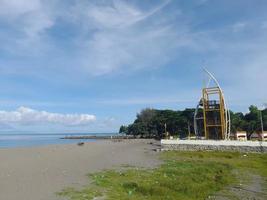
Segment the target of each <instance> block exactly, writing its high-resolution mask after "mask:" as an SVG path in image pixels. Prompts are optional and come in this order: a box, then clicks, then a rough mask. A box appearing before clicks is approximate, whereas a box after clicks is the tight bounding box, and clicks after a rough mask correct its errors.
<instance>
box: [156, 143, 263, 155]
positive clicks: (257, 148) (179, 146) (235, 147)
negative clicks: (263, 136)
mask: <svg viewBox="0 0 267 200" xmlns="http://www.w3.org/2000/svg"><path fill="white" fill-rule="evenodd" d="M161 150H162V151H169V150H178V151H238V152H247V153H249V152H255V153H267V143H266V142H251V141H248V142H238V141H233V142H232V141H201V140H194V141H192V140H187V141H186V140H185V141H184V140H173V141H172V140H162V141H161Z"/></svg>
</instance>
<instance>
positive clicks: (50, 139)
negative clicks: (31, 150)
mask: <svg viewBox="0 0 267 200" xmlns="http://www.w3.org/2000/svg"><path fill="white" fill-rule="evenodd" d="M81 135H114V134H112V133H103V134H93V133H87V134H38V133H36V134H13V133H12V134H1V133H0V148H15V147H34V146H43V145H49V144H72V143H78V142H93V141H95V139H71V140H69V139H60V138H62V137H65V136H81Z"/></svg>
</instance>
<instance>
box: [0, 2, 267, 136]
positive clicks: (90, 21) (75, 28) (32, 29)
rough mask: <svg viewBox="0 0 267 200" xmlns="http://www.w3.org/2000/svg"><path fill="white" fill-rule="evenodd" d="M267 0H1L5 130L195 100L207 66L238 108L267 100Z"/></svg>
mask: <svg viewBox="0 0 267 200" xmlns="http://www.w3.org/2000/svg"><path fill="white" fill-rule="evenodd" d="M266 9H267V1H266V0H234V1H233V0H224V1H221V0H191V1H188V0H131V1H127V0H124V1H123V0H113V1H112V0H64V1H63V0H61V1H60V0H0V44H1V45H0V132H1V133H7V132H38V133H74V132H75V133H76V132H77V133H79V132H95V133H103V132H117V131H118V129H119V126H120V125H122V124H125V125H127V124H129V123H131V122H133V120H134V119H135V116H136V114H137V113H138V112H139V111H140V110H141V109H143V108H146V107H149V108H155V109H174V110H182V109H184V108H187V107H190V108H192V107H195V106H196V104H197V102H198V100H199V98H200V95H201V88H202V86H203V79H204V77H205V76H204V73H203V70H202V68H203V67H205V68H207V69H208V70H209V71H210V72H212V73H213V74H214V75H215V76H216V78H217V79H218V81H219V82H220V85H221V87H222V88H223V90H224V93H225V97H226V100H227V102H228V105H229V107H230V109H231V110H233V111H236V112H237V111H240V112H246V111H247V110H248V107H249V105H251V104H254V105H257V106H258V107H260V108H261V107H262V105H263V104H264V103H266V102H267V90H266V86H267V82H266V77H267V12H266Z"/></svg>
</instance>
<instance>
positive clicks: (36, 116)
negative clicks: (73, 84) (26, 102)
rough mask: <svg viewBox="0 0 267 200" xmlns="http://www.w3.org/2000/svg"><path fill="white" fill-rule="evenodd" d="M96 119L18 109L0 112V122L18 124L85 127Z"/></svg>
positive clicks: (25, 108)
mask: <svg viewBox="0 0 267 200" xmlns="http://www.w3.org/2000/svg"><path fill="white" fill-rule="evenodd" d="M95 120H96V117H95V116H94V115H89V114H60V113H50V112H47V111H39V110H34V109H31V108H28V107H19V108H18V109H17V110H15V111H0V122H3V123H19V124H31V125H35V124H41V123H51V124H62V125H68V126H78V125H87V124H90V123H91V122H94V121H95Z"/></svg>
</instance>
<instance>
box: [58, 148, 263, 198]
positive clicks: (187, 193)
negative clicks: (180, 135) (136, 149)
mask: <svg viewBox="0 0 267 200" xmlns="http://www.w3.org/2000/svg"><path fill="white" fill-rule="evenodd" d="M161 158H162V159H163V160H164V164H162V165H161V166H160V167H158V168H156V169H153V170H151V169H134V168H127V169H123V170H122V171H114V170H109V171H103V172H99V173H94V174H90V175H89V176H90V178H91V179H92V180H93V182H92V184H90V185H89V186H88V187H86V188H84V189H82V190H74V189H71V188H67V189H65V190H64V191H62V192H60V193H59V195H62V196H67V197H69V199H71V200H89V199H94V197H100V196H105V199H109V200H117V199H122V200H124V199H125V200H139V199H140V200H143V199H147V200H160V199H170V200H179V199H181V200H200V199H206V198H207V197H208V196H209V195H212V194H214V193H215V192H216V191H219V190H222V189H223V188H224V187H225V186H227V185H230V184H232V183H234V182H235V181H236V179H235V177H236V176H235V175H234V173H233V171H236V170H238V171H240V172H244V173H245V171H248V170H249V171H250V170H252V171H253V172H255V173H257V174H260V175H262V176H263V177H267V171H266V166H267V163H266V162H267V156H266V155H264V154H246V155H245V156H244V154H240V153H229V152H227V153H224V152H177V151H173V152H163V153H161Z"/></svg>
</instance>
